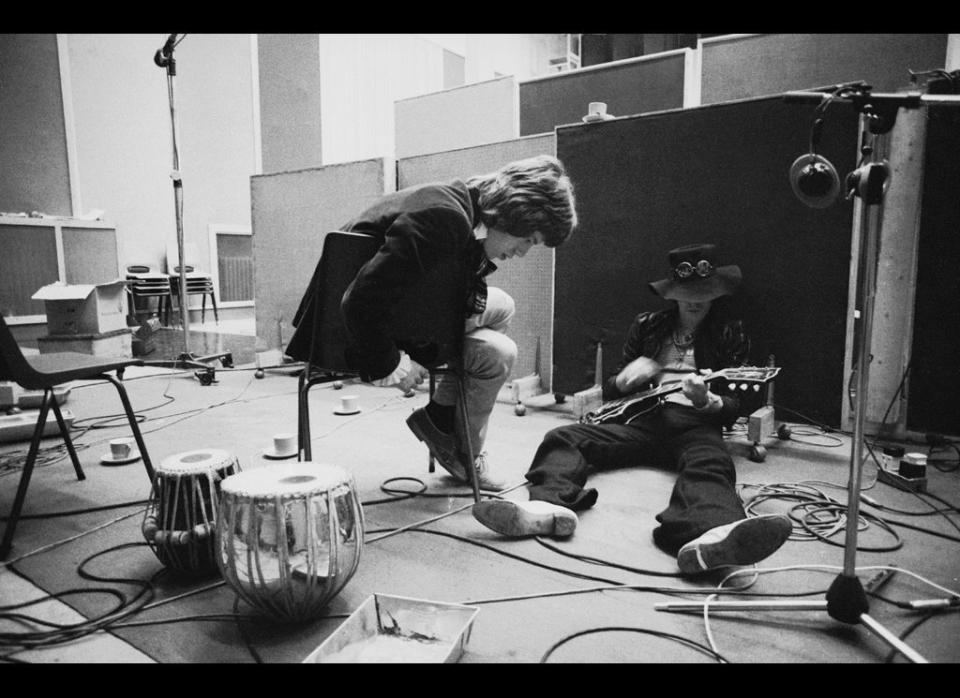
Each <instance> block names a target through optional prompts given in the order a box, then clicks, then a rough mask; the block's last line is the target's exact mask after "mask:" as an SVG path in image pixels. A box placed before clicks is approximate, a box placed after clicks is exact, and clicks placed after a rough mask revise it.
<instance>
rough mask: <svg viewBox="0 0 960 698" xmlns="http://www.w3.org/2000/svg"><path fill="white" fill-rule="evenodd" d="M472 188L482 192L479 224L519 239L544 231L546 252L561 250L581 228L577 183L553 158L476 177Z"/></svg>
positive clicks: (522, 162)
mask: <svg viewBox="0 0 960 698" xmlns="http://www.w3.org/2000/svg"><path fill="white" fill-rule="evenodd" d="M467 186H469V187H473V188H475V189H476V190H477V192H478V198H477V203H478V206H479V209H480V220H481V222H483V224H484V225H486V226H487V227H488V228H496V229H497V230H502V231H503V232H505V233H507V234H509V235H513V236H514V237H520V238H525V237H528V236H530V235H534V234H536V233H538V232H539V233H540V234H541V235H542V236H543V242H544V244H545V245H546V246H547V247H557V246H558V245H560V244H561V243H562V242H563V241H564V240H566V239H567V238H569V237H570V235H571V234H572V233H573V229H574V228H575V227H576V225H577V211H576V201H575V199H574V195H573V184H572V183H571V181H570V178H569V177H568V176H567V174H566V170H565V169H564V167H563V163H561V162H560V161H559V160H557V158H555V157H552V156H550V155H537V156H535V157H532V158H526V159H524V160H516V161H514V162H511V163H509V164H507V165H504V166H503V167H501V168H500V169H499V170H497V171H496V172H491V173H489V174H485V175H476V176H474V177H471V178H470V179H468V180H467Z"/></svg>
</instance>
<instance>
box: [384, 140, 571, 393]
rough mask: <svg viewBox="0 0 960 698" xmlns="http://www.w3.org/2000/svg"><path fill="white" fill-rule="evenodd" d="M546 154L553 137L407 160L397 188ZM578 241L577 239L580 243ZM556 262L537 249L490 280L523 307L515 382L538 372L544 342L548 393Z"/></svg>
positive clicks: (516, 324)
mask: <svg viewBox="0 0 960 698" xmlns="http://www.w3.org/2000/svg"><path fill="white" fill-rule="evenodd" d="M543 153H546V154H549V155H554V154H555V153H556V139H555V137H554V135H553V133H550V134H548V135H541V136H531V137H529V138H520V139H516V140H511V141H505V142H502V143H491V144H488V145H483V146H477V147H473V148H462V149H458V150H451V151H447V152H442V153H435V154H432V155H423V156H419V157H412V158H403V159H401V160H399V161H398V162H397V185H398V187H399V188H403V187H408V186H412V185H415V184H423V183H426V182H436V181H445V180H449V179H454V178H459V179H464V178H467V177H470V176H471V175H474V174H481V173H485V172H492V171H493V170H496V169H497V168H499V167H501V166H502V165H505V164H506V163H508V162H511V161H512V160H519V159H521V158H526V157H532V156H534V155H540V154H543ZM576 235H577V233H574V237H576ZM553 260H554V250H552V249H549V248H546V247H543V246H542V245H537V246H536V247H533V248H532V249H531V250H530V251H529V252H528V253H527V255H526V256H525V257H523V258H521V259H511V260H508V261H506V262H503V263H500V264H499V267H498V269H497V271H496V272H494V274H493V275H491V276H490V277H489V279H488V283H489V284H490V285H491V286H498V287H500V288H502V289H503V290H504V291H506V292H507V293H509V294H510V295H511V296H513V299H514V300H515V301H516V304H517V313H516V316H515V317H514V319H513V322H512V323H511V325H510V331H509V332H508V334H509V336H510V337H512V338H513V340H514V341H515V342H516V343H517V348H518V350H519V355H518V357H517V362H516V364H515V365H514V368H513V374H512V377H513V378H521V377H525V376H529V375H532V374H534V373H536V372H537V369H538V366H537V363H538V361H537V355H538V354H537V352H538V342H539V357H540V366H539V369H540V379H541V386H542V387H543V389H544V391H550V390H551V387H550V386H551V384H552V376H551V374H552V371H551V363H550V357H551V355H552V353H553V330H552V324H553V286H554V273H553Z"/></svg>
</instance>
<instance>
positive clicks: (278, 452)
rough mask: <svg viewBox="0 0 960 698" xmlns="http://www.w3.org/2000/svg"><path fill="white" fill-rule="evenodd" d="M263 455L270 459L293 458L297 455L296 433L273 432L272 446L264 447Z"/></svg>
mask: <svg viewBox="0 0 960 698" xmlns="http://www.w3.org/2000/svg"><path fill="white" fill-rule="evenodd" d="M263 455H264V457H265V458H269V459H271V460H283V459H284V458H293V457H294V456H296V455H297V435H296V434H289V433H283V434H274V435H273V446H272V447H271V448H265V449H264V450H263Z"/></svg>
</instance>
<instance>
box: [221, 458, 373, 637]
mask: <svg viewBox="0 0 960 698" xmlns="http://www.w3.org/2000/svg"><path fill="white" fill-rule="evenodd" d="M218 516H219V518H218V523H217V528H216V538H217V552H218V557H217V562H218V564H219V566H220V572H221V574H222V575H223V578H224V580H225V581H226V582H227V584H229V585H230V586H231V587H232V588H233V590H234V591H235V592H236V593H237V595H238V596H239V597H240V598H242V599H243V600H244V601H246V602H247V603H248V604H250V605H251V606H253V607H254V608H256V609H258V610H259V611H260V612H262V613H264V614H265V615H268V616H271V617H272V618H274V619H275V620H279V621H282V622H288V623H299V622H303V621H307V620H310V619H312V618H315V617H317V616H318V615H319V614H320V613H322V612H323V610H324V609H325V608H326V606H327V604H328V603H329V602H330V600H331V599H332V598H333V597H334V596H336V595H337V594H338V593H339V592H340V590H341V589H342V588H343V587H344V586H345V585H346V583H347V582H348V581H349V580H350V578H351V577H352V576H353V573H354V572H355V571H356V569H357V566H358V565H359V564H360V553H361V552H362V550H363V535H364V528H363V526H364V522H363V508H362V506H361V504H360V500H359V499H358V497H357V494H356V486H355V484H354V480H353V475H351V474H350V473H349V472H348V471H347V470H344V469H343V468H341V467H338V466H334V465H325V464H321V463H314V462H310V461H304V462H298V463H285V464H283V465H271V466H265V467H261V468H256V469H254V470H248V471H245V472H242V473H238V474H236V475H232V476H230V477H228V478H227V479H226V480H224V482H223V486H222V498H221V502H220V510H219V514H218Z"/></svg>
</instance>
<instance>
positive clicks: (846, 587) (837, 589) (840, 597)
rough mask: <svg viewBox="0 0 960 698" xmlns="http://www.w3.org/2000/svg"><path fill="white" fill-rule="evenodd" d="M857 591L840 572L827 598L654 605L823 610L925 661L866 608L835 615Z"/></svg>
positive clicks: (853, 604) (851, 604) (856, 602)
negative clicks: (816, 599) (864, 628)
mask: <svg viewBox="0 0 960 698" xmlns="http://www.w3.org/2000/svg"><path fill="white" fill-rule="evenodd" d="M854 589H859V590H860V591H859V593H857V592H856V591H853V593H852V598H848V596H849V595H851V590H854ZM861 594H863V587H862V586H861V585H860V580H859V579H857V578H856V577H853V578H849V577H844V576H842V575H841V576H840V577H837V579H836V580H834V583H833V585H831V587H830V591H828V592H827V597H828V600H825V601H712V602H709V603H704V602H700V601H677V602H669V603H661V604H654V608H655V609H656V610H658V611H675V612H687V611H699V612H703V609H704V607H706V608H707V609H708V610H709V612H711V613H721V612H729V611H827V612H828V613H830V615H831V616H832V617H834V618H836V619H837V620H841V621H843V622H845V623H850V624H851V625H853V624H856V623H861V624H863V625H864V627H866V628H867V630H869V631H870V632H872V633H873V634H874V635H876V636H877V637H879V638H880V639H881V640H883V641H884V642H886V643H887V645H889V646H890V648H891V649H894V650H896V651H897V652H899V653H900V654H902V655H903V656H904V657H906V658H907V659H909V660H910V661H911V662H914V663H916V664H927V663H928V662H927V660H926V659H924V657H923V656H922V655H920V654H919V653H918V652H917V651H916V650H914V649H912V648H911V647H910V646H909V645H907V644H906V643H905V642H903V640H901V639H900V638H899V637H897V636H896V635H894V634H893V633H891V632H890V631H889V630H887V629H886V628H884V627H883V626H882V625H881V624H880V623H878V622H877V621H876V620H874V619H873V618H871V617H870V616H869V615H868V614H867V613H866V609H864V612H862V613H859V615H857V617H855V618H852V619H850V620H847V619H845V618H843V617H839V616H841V615H845V614H847V613H849V612H850V610H851V609H854V608H857V607H860V606H861V605H862V602H861V600H860V598H859V597H860V595H861ZM838 605H839V606H840V607H841V609H842V612H841V613H839V614H838V615H836V616H835V615H834V612H835V611H836V607H837V606H838Z"/></svg>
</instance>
